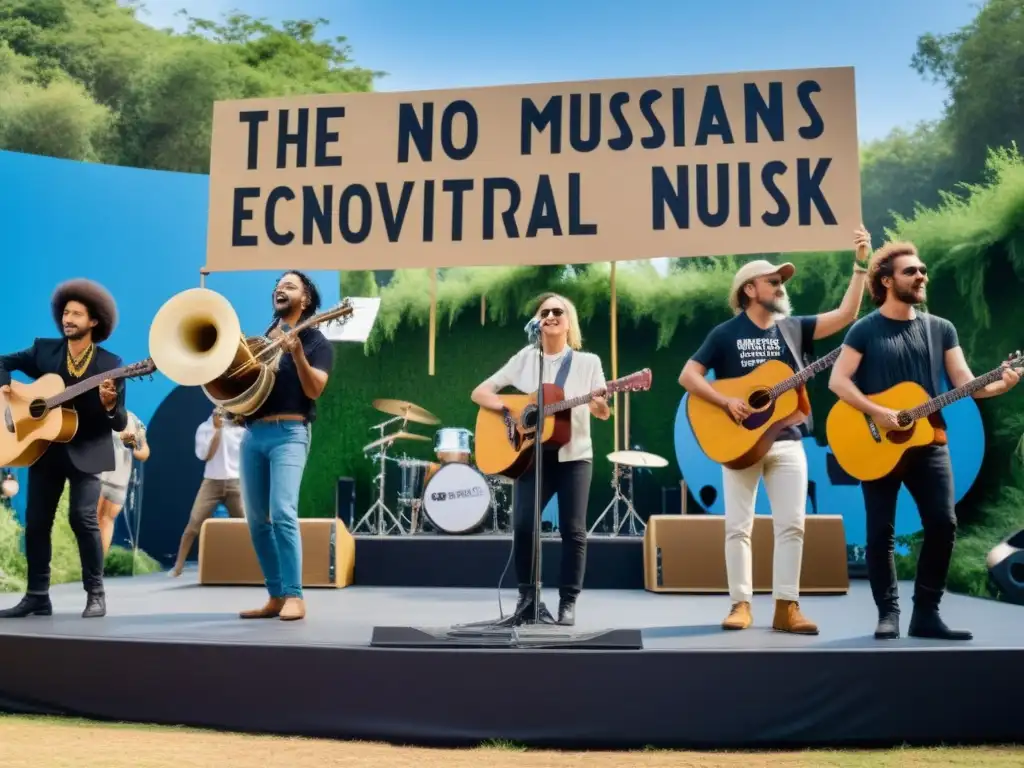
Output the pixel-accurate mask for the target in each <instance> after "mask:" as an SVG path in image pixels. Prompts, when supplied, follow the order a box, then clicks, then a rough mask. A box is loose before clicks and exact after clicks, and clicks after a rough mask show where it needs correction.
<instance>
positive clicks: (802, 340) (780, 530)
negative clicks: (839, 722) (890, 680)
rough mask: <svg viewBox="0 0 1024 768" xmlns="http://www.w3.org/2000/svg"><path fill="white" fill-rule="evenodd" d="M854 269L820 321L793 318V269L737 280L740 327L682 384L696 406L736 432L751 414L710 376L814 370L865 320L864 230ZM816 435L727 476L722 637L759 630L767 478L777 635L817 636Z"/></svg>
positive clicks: (759, 268)
mask: <svg viewBox="0 0 1024 768" xmlns="http://www.w3.org/2000/svg"><path fill="white" fill-rule="evenodd" d="M854 244H855V261H854V267H853V274H852V275H851V276H850V284H849V287H848V288H847V289H846V294H845V295H844V296H843V300H842V303H841V304H840V305H839V306H838V307H837V308H836V309H833V310H831V311H829V312H823V313H821V314H818V315H796V316H793V315H791V307H790V303H789V296H788V294H787V292H786V288H785V283H786V282H787V281H788V280H789V279H790V278H792V277H793V274H794V273H795V272H796V267H794V266H793V265H792V264H790V263H788V262H787V263H785V264H779V265H775V264H772V263H771V262H770V261H765V260H760V259H759V260H757V261H751V262H749V263H747V264H744V265H743V266H742V267H740V269H739V270H738V271H737V272H736V275H735V277H734V278H733V281H732V287H731V289H730V291H729V306H730V307H731V308H732V311H733V314H734V315H735V317H733V318H732V319H731V320H727V321H725V322H724V323H721V324H720V325H718V326H716V327H715V328H713V329H712V330H711V332H710V333H709V334H708V336H707V338H706V339H705V340H704V343H703V344H702V345H701V347H700V349H698V350H697V352H696V353H695V354H694V355H693V357H691V358H690V359H689V360H688V361H687V363H686V365H685V366H684V368H683V372H682V373H681V374H680V376H679V383H680V384H681V385H682V386H683V387H685V388H686V390H687V392H689V393H690V396H691V397H701V398H703V399H705V400H708V401H710V402H712V403H714V404H715V405H718V406H720V407H721V408H724V409H725V410H726V411H728V413H729V414H730V416H732V418H733V419H734V420H736V421H737V422H740V421H742V420H743V419H745V418H746V417H747V416H749V415H750V414H751V412H752V411H751V409H750V406H749V405H748V404H747V403H746V401H744V400H742V399H739V398H728V397H724V396H723V395H721V394H719V393H718V392H717V391H716V390H715V389H714V388H713V387H712V386H711V385H710V384H709V383H708V381H707V379H706V378H705V376H706V375H707V373H708V371H711V370H713V371H714V372H715V377H716V378H718V379H731V378H738V377H740V376H745V375H746V374H748V373H750V372H751V371H752V370H753V369H754V368H756V367H758V366H759V365H761V364H763V363H765V362H767V361H769V360H781V361H782V362H784V363H785V364H786V365H788V366H789V367H790V368H792V369H793V371H798V370H800V369H801V368H804V367H805V366H807V365H808V364H809V363H811V362H813V347H814V342H815V341H816V340H818V339H823V338H826V337H828V336H831V335H832V334H834V333H837V332H838V331H841V330H842V329H843V328H846V327H847V326H848V325H850V324H851V323H852V322H853V321H854V320H856V319H857V315H858V314H859V312H860V305H861V299H862V297H863V295H864V286H865V283H866V277H867V266H866V265H867V261H868V257H869V256H870V253H871V236H870V235H869V234H868V233H867V231H865V230H864V228H863V227H861V228H860V229H858V230H857V231H856V232H855V233H854ZM811 434H812V427H811V421H810V418H809V417H808V419H807V420H806V421H805V422H804V423H802V424H799V425H793V426H790V427H787V428H786V429H783V430H782V431H780V432H779V434H778V435H777V437H776V438H775V442H774V444H773V445H772V447H771V448H770V449H769V450H768V453H767V454H766V455H765V456H764V458H762V459H761V460H760V461H759V462H757V463H756V464H754V465H753V466H750V467H747V468H746V469H730V468H728V467H722V489H723V492H724V493H723V497H724V498H723V500H724V503H725V564H726V573H727V575H728V580H729V598H730V601H731V603H732V608H731V610H730V612H729V615H728V617H727V618H726V619H725V621H724V622H723V623H722V628H723V629H734V630H738V629H746V628H748V627H749V626H750V625H751V624H752V623H753V616H752V613H751V608H750V603H751V600H752V598H753V566H752V560H751V551H750V535H751V532H752V531H753V527H754V501H755V499H756V497H757V486H758V484H759V483H760V481H761V479H762V478H764V484H765V491H766V492H767V493H768V500H769V502H770V503H771V509H772V522H773V528H774V532H775V550H774V557H773V568H774V572H773V574H772V580H773V588H772V596H773V598H774V599H775V615H774V618H773V620H772V628H773V629H775V630H778V631H781V632H792V633H796V634H805V635H816V634H818V627H817V626H816V625H815V624H814V622H812V621H810V620H809V619H807V618H806V617H805V616H804V615H803V614H802V613H801V611H800V568H801V565H802V561H803V547H804V519H805V515H806V513H807V509H806V507H807V455H806V454H805V453H804V447H803V443H802V440H803V438H804V437H806V436H809V435H811Z"/></svg>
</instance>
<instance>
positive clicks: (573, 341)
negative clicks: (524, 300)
mask: <svg viewBox="0 0 1024 768" xmlns="http://www.w3.org/2000/svg"><path fill="white" fill-rule="evenodd" d="M548 299H558V301H560V302H562V306H564V307H565V316H566V320H567V322H568V325H569V332H568V333H567V334H566V337H565V343H566V344H568V345H569V348H570V349H576V350H579V349H582V348H583V332H582V331H580V318H579V315H578V314H577V312H576V305H575V304H573V303H572V302H571V301H569V300H568V299H567V298H565V296H563V295H562V294H560V293H551V292H549V293H545V294H542V295H541V296H539V297H538V298H537V304H536V308H535V309H534V310H533V316H534V317H535V318H537V319H538V320H539V319H540V308H541V307H542V306H544V302H546V301H547V300H548Z"/></svg>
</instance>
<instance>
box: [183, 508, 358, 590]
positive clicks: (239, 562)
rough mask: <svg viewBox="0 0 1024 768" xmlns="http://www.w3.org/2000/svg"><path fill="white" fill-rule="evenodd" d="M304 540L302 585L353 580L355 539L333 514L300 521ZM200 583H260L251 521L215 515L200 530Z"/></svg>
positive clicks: (344, 584)
mask: <svg viewBox="0 0 1024 768" xmlns="http://www.w3.org/2000/svg"><path fill="white" fill-rule="evenodd" d="M299 535H300V536H301V538H302V586H303V587H347V586H349V585H350V584H352V583H353V581H354V577H355V564H356V540H355V539H354V538H353V536H352V534H351V533H349V530H348V528H347V527H346V526H345V523H344V521H342V520H339V519H338V518H336V517H324V518H317V517H314V518H303V519H301V520H299ZM199 583H200V584H203V585H206V586H212V585H218V586H225V585H232V586H250V585H260V586H262V585H263V583H264V579H263V572H262V571H261V570H260V564H259V561H258V560H257V559H256V550H255V549H253V546H252V537H251V536H250V534H249V524H248V523H247V522H246V521H245V520H242V519H239V518H217V517H213V518H210V519H209V520H207V521H206V522H204V523H203V527H202V528H201V529H200V531H199Z"/></svg>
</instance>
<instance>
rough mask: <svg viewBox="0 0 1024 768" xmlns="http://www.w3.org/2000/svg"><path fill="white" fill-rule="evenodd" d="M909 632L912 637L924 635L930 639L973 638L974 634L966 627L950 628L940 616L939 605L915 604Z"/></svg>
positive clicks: (923, 636)
mask: <svg viewBox="0 0 1024 768" xmlns="http://www.w3.org/2000/svg"><path fill="white" fill-rule="evenodd" d="M907 634H908V635H910V636H911V637H922V638H927V639H929V640H972V639H974V635H973V634H972V633H971V632H969V631H967V630H966V629H950V628H949V627H947V626H946V623H945V622H944V621H943V620H942V617H940V616H939V607H938V606H931V605H915V606H914V612H913V613H912V614H911V615H910V628H909V629H908V631H907Z"/></svg>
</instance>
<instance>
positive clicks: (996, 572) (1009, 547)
mask: <svg viewBox="0 0 1024 768" xmlns="http://www.w3.org/2000/svg"><path fill="white" fill-rule="evenodd" d="M985 564H986V565H987V566H988V575H989V578H990V579H991V580H992V583H993V584H994V585H995V586H996V589H997V590H998V592H999V597H1000V599H1001V600H1003V601H1005V602H1007V603H1013V604H1015V605H1024V530H1020V531H1017V533H1015V534H1013V536H1010V537H1009V538H1006V539H1003V540H1002V541H1001V542H999V543H998V544H996V545H995V546H994V547H993V548H992V550H991V551H990V552H989V553H988V557H986V558H985Z"/></svg>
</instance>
